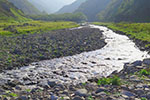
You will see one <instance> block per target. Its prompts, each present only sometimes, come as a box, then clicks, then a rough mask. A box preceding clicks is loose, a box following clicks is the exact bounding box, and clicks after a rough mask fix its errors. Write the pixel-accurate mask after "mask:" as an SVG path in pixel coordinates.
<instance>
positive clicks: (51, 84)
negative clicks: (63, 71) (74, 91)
mask: <svg viewBox="0 0 150 100" xmlns="http://www.w3.org/2000/svg"><path fill="white" fill-rule="evenodd" d="M47 84H48V85H49V86H50V87H54V86H56V85H57V84H56V82H55V81H48V82H47Z"/></svg>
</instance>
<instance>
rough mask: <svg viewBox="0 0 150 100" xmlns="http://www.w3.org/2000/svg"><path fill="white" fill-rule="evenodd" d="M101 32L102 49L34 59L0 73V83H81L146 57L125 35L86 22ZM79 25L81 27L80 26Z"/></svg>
mask: <svg viewBox="0 0 150 100" xmlns="http://www.w3.org/2000/svg"><path fill="white" fill-rule="evenodd" d="M88 27H90V28H98V29H100V30H101V31H103V35H104V38H105V42H106V43H107V45H105V47H103V48H102V49H99V50H95V51H90V52H83V53H81V54H77V55H73V56H67V57H61V58H55V59H52V60H44V61H40V62H35V63H32V64H30V65H29V66H25V67H21V68H19V69H15V70H10V71H5V72H3V73H1V74H0V83H1V85H2V84H5V83H6V82H8V80H9V81H14V80H17V81H19V82H20V83H21V84H23V85H28V86H31V85H32V86H33V85H43V84H45V83H47V82H48V81H55V82H59V83H67V84H69V83H73V84H78V83H83V82H86V81H87V80H88V79H91V78H93V77H107V76H108V75H110V74H111V73H112V72H114V71H120V70H122V69H123V66H124V64H125V63H129V62H134V61H137V60H143V59H144V58H148V57H149V55H148V53H147V52H146V51H140V50H139V49H138V48H137V47H136V45H135V43H134V42H132V41H131V40H130V39H129V38H128V37H127V36H125V35H119V34H117V33H115V32H113V31H112V30H110V29H108V28H107V27H104V26H96V25H89V26H88ZM80 28H81V27H80Z"/></svg>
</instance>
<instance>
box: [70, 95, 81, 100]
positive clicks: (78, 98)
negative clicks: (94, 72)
mask: <svg viewBox="0 0 150 100" xmlns="http://www.w3.org/2000/svg"><path fill="white" fill-rule="evenodd" d="M72 100H84V99H83V98H81V97H79V96H76V97H74V98H73V99H72Z"/></svg>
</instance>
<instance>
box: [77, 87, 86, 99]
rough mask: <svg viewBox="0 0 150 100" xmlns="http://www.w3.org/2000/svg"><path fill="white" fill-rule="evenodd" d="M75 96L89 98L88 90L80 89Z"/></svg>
mask: <svg viewBox="0 0 150 100" xmlns="http://www.w3.org/2000/svg"><path fill="white" fill-rule="evenodd" d="M75 95H77V96H80V97H86V96H87V90H86V89H78V90H77V91H76V92H75Z"/></svg>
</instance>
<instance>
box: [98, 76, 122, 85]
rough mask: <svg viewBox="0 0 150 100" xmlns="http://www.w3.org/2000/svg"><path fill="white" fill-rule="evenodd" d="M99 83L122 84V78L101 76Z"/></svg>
mask: <svg viewBox="0 0 150 100" xmlns="http://www.w3.org/2000/svg"><path fill="white" fill-rule="evenodd" d="M97 84H98V85H121V80H120V78H119V77H118V76H114V77H112V78H101V79H99V80H98V83H97Z"/></svg>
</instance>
